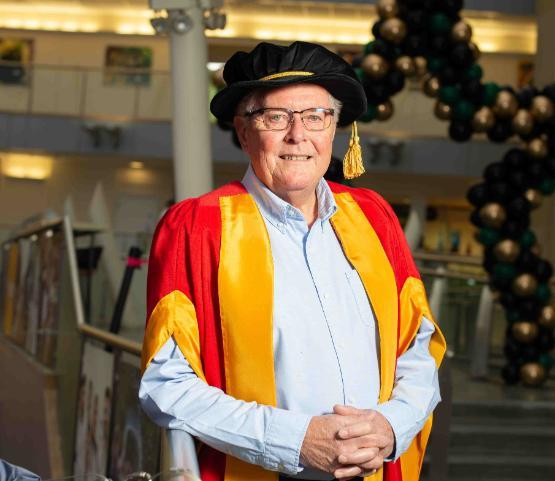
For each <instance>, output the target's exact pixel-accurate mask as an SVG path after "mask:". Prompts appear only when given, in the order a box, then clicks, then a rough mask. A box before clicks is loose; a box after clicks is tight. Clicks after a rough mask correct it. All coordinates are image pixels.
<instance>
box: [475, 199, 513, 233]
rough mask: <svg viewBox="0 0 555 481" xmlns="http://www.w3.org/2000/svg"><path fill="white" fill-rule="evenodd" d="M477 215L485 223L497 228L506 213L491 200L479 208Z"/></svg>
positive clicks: (503, 220) (505, 216) (501, 223)
mask: <svg viewBox="0 0 555 481" xmlns="http://www.w3.org/2000/svg"><path fill="white" fill-rule="evenodd" d="M479 216H480V219H482V222H483V223H484V224H485V225H487V226H488V227H492V228H494V229H498V228H499V227H501V226H502V225H503V222H505V219H506V218H507V213H506V212H505V209H503V207H502V206H501V205H500V204H496V203H493V202H492V203H490V204H486V205H485V206H484V207H482V208H481V209H480V212H479Z"/></svg>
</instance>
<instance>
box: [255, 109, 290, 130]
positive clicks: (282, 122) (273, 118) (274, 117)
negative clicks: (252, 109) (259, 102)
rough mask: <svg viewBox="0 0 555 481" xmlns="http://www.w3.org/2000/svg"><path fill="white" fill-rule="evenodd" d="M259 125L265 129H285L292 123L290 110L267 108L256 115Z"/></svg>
mask: <svg viewBox="0 0 555 481" xmlns="http://www.w3.org/2000/svg"><path fill="white" fill-rule="evenodd" d="M256 120H257V125H258V127H259V128H261V129H264V130H284V129H286V128H287V126H288V125H289V123H290V117H289V112H287V111H285V110H279V109H267V110H264V111H262V112H260V114H259V115H258V116H257V117H256Z"/></svg>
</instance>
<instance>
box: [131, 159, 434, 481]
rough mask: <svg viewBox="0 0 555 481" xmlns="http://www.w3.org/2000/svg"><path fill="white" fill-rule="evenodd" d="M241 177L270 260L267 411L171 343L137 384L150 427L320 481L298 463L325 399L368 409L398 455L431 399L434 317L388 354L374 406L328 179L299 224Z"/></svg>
mask: <svg viewBox="0 0 555 481" xmlns="http://www.w3.org/2000/svg"><path fill="white" fill-rule="evenodd" d="M243 185H244V186H245V187H246V189H247V190H248V192H249V193H250V194H251V195H252V196H253V198H254V200H255V202H256V204H257V206H258V208H259V209H260V212H261V213H262V216H263V218H264V222H265V224H266V228H267V230H268V234H269V238H270V245H271V250H272V256H273V261H274V317H273V343H274V369H275V377H276V388H277V407H270V406H263V405H259V404H257V403H254V402H250V403H247V402H244V401H241V400H238V399H234V398H232V397H230V396H228V395H226V394H225V393H223V392H222V391H221V390H219V389H217V388H214V387H212V386H208V385H207V384H205V383H204V382H203V381H201V380H200V379H199V378H198V377H197V376H196V374H195V373H194V372H193V370H192V369H191V367H190V365H189V364H188V362H187V360H186V359H185V358H184V357H183V354H182V353H181V351H180V350H179V348H178V347H177V345H176V344H175V342H174V340H173V339H169V340H168V341H167V342H166V344H165V345H164V346H163V347H162V348H161V349H160V351H159V352H158V353H157V354H156V356H155V357H154V359H153V360H152V361H151V363H150V364H149V366H148V368H147V369H146V371H145V373H144V375H143V378H142V380H141V387H140V392H139V398H140V400H141V404H142V407H143V409H144V410H145V411H146V412H147V413H148V414H149V415H150V416H151V418H152V419H153V420H154V421H155V422H157V423H158V424H160V425H162V426H164V427H171V428H180V429H184V430H185V431H187V432H188V433H190V434H191V435H193V436H195V437H197V438H198V439H200V440H201V441H203V442H204V443H206V444H208V445H210V446H212V447H214V448H216V449H218V450H220V451H223V452H226V453H228V454H231V455H233V456H236V457H238V458H240V459H243V460H244V461H247V462H250V463H255V464H258V465H260V466H262V467H264V468H266V469H269V470H274V471H281V472H283V473H286V474H287V475H289V476H296V477H298V478H299V479H303V478H304V479H322V480H326V479H331V478H332V477H333V476H331V475H329V474H326V473H323V472H321V471H318V470H314V469H311V468H308V467H307V468H303V467H302V466H301V465H300V463H299V453H300V449H301V445H302V441H303V438H304V435H305V432H306V428H307V426H308V423H309V421H310V418H311V416H315V415H321V414H326V413H330V412H331V411H332V410H333V405H334V404H348V405H352V406H355V407H357V408H361V409H375V410H377V411H379V412H380V413H381V414H383V415H384V416H385V418H386V419H387V420H388V421H389V423H390V424H391V426H392V428H393V432H394V434H395V453H394V455H393V456H392V459H396V458H397V457H398V456H400V455H401V454H402V453H403V452H404V451H405V450H406V449H407V448H408V446H409V445H410V443H411V441H412V439H413V437H414V436H415V435H416V434H417V433H418V432H419V431H420V430H421V429H422V427H423V425H424V422H425V421H426V419H427V418H428V416H429V415H430V414H431V412H432V410H433V409H434V408H435V406H436V405H437V403H438V402H439V400H440V395H439V387H438V379H437V370H436V366H435V361H434V359H433V358H432V357H431V355H430V353H429V349H428V347H429V342H430V338H431V335H432V333H433V332H434V327H433V324H432V323H431V322H430V321H429V320H427V319H423V322H422V325H421V327H420V330H419V332H418V334H417V336H416V338H415V340H414V342H413V344H412V345H411V347H410V348H409V350H408V351H407V352H406V353H405V354H403V355H402V356H401V357H400V358H399V359H398V363H397V370H396V380H395V386H394V389H393V395H392V397H391V399H390V400H389V401H387V402H386V403H383V404H380V405H378V404H377V403H378V394H379V389H380V377H379V364H378V357H379V356H378V355H379V339H378V338H377V336H376V329H377V327H376V322H375V319H374V316H373V313H372V308H371V306H370V302H369V300H368V297H367V295H366V292H365V290H364V286H363V284H362V281H361V279H360V277H359V275H358V273H357V272H356V271H355V270H354V269H353V268H352V266H351V265H350V263H349V261H348V260H347V258H346V257H345V255H344V253H343V250H342V248H341V244H340V243H339V241H338V239H337V237H336V235H335V233H334V231H333V228H332V226H331V223H330V217H332V216H333V214H334V213H335V212H336V211H337V209H338V207H337V205H336V203H335V199H334V197H333V194H332V192H331V190H330V188H329V186H328V185H327V183H326V182H325V181H324V180H321V181H320V183H319V184H318V187H317V191H316V194H317V199H318V219H317V220H316V222H315V223H314V224H313V225H312V227H311V228H310V229H309V228H308V225H307V223H306V221H305V219H304V217H303V215H302V213H301V212H300V211H299V210H298V209H296V208H295V207H293V206H292V205H290V204H288V203H287V202H285V201H284V200H282V199H281V198H279V197H278V196H276V195H275V194H274V193H273V192H272V191H270V190H269V189H268V188H267V187H266V186H265V185H264V184H263V183H262V182H261V181H260V180H259V179H258V178H257V177H256V175H255V174H254V172H253V170H252V168H251V167H249V169H248V171H247V173H246V174H245V177H244V179H243ZM245 302H248V300H247V299H246V300H245ZM253 382H256V379H253Z"/></svg>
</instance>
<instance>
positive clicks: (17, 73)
mask: <svg viewBox="0 0 555 481" xmlns="http://www.w3.org/2000/svg"><path fill="white" fill-rule="evenodd" d="M32 60H33V40H31V39H27V38H2V37H0V84H4V85H29V82H30V74H29V64H30V63H31V61H32Z"/></svg>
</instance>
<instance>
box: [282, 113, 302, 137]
mask: <svg viewBox="0 0 555 481" xmlns="http://www.w3.org/2000/svg"><path fill="white" fill-rule="evenodd" d="M305 134H306V132H305V128H304V125H303V121H302V119H301V114H299V113H295V114H293V121H292V122H291V125H290V126H289V130H288V131H287V135H286V136H285V140H286V141H287V142H293V143H298V142H301V141H302V140H304V138H305Z"/></svg>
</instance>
